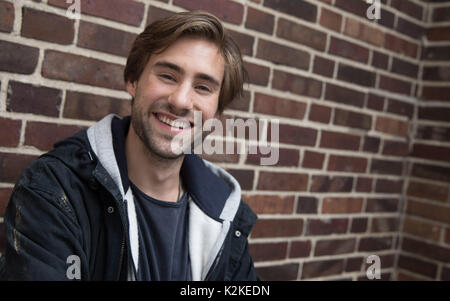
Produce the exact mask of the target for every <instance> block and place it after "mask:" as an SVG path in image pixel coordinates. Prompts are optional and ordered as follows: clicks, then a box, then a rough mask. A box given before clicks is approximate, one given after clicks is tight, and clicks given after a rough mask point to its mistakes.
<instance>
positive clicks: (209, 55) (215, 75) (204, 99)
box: [127, 37, 225, 159]
mask: <svg viewBox="0 0 450 301" xmlns="http://www.w3.org/2000/svg"><path fill="white" fill-rule="evenodd" d="M224 70H225V63H224V60H223V57H222V55H221V54H220V53H219V50H218V48H217V46H216V45H214V44H213V43H212V42H209V41H206V40H202V39H198V38H188V37H185V38H181V39H179V40H177V41H176V42H175V43H173V44H172V45H171V46H170V47H168V48H167V49H166V50H165V51H163V52H161V53H159V54H154V55H152V56H151V57H150V59H149V61H148V63H147V65H146V67H145V69H144V71H143V72H142V74H141V76H140V78H139V80H138V81H137V82H134V83H131V82H128V83H127V90H128V92H129V93H130V95H131V96H132V97H134V103H133V107H132V113H131V125H132V126H133V129H134V131H135V132H136V134H137V136H138V137H139V138H140V140H141V141H142V143H143V144H144V145H145V146H146V148H147V150H149V151H150V152H152V153H154V154H156V155H158V156H159V157H162V158H167V159H174V158H177V157H179V156H180V154H176V153H174V152H173V150H172V148H171V142H172V139H173V137H175V136H176V135H180V134H181V135H188V136H193V129H194V111H200V112H201V113H202V119H203V122H205V121H206V120H208V119H210V118H212V117H214V116H215V114H216V112H217V108H218V103H219V95H220V89H221V83H222V79H223V76H224ZM174 120H178V122H176V123H175V122H174ZM180 121H181V122H180ZM178 137H179V136H178Z"/></svg>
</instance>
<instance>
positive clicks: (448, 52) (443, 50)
mask: <svg viewBox="0 0 450 301" xmlns="http://www.w3.org/2000/svg"><path fill="white" fill-rule="evenodd" d="M422 53H423V54H422V58H423V59H424V60H429V61H444V60H449V59H450V46H428V47H423V50H422Z"/></svg>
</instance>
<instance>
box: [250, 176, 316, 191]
mask: <svg viewBox="0 0 450 301" xmlns="http://www.w3.org/2000/svg"><path fill="white" fill-rule="evenodd" d="M307 184H308V175H306V174H297V173H281V172H277V173H275V172H265V171H263V172H260V174H259V180H258V186H257V189H258V190H282V191H305V190H306V188H307Z"/></svg>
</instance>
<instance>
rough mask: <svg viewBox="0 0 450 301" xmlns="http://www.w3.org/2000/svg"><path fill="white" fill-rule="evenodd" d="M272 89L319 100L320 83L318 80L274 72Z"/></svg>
mask: <svg viewBox="0 0 450 301" xmlns="http://www.w3.org/2000/svg"><path fill="white" fill-rule="evenodd" d="M272 87H273V88H274V89H277V90H281V91H284V92H286V91H288V92H291V93H294V94H298V95H303V96H310V97H313V98H320V96H321V94H322V83H321V82H320V81H318V80H315V79H312V78H308V77H304V76H301V75H295V74H292V73H287V72H283V71H278V70H275V71H274V73H273V80H272Z"/></svg>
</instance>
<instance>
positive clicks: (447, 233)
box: [445, 228, 450, 244]
mask: <svg viewBox="0 0 450 301" xmlns="http://www.w3.org/2000/svg"><path fill="white" fill-rule="evenodd" d="M445 243H446V244H450V228H447V230H445Z"/></svg>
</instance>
